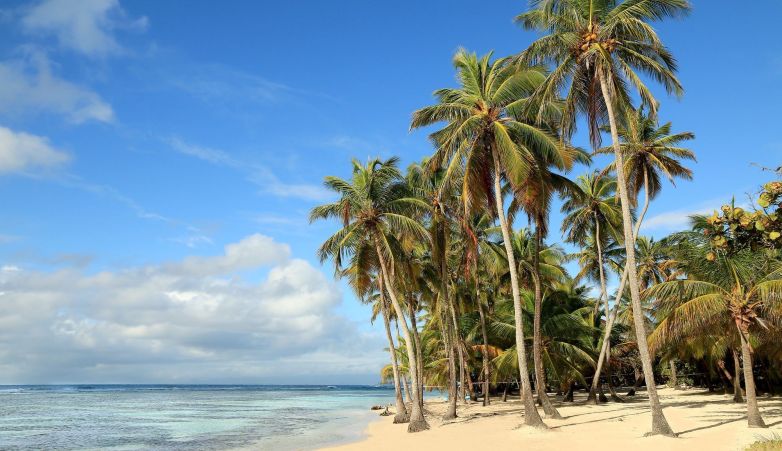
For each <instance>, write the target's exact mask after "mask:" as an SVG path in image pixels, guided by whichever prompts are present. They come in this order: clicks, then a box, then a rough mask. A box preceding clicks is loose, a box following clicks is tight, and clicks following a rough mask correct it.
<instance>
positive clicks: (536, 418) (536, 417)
mask: <svg viewBox="0 0 782 451" xmlns="http://www.w3.org/2000/svg"><path fill="white" fill-rule="evenodd" d="M492 159H493V160H494V193H495V195H494V200H495V203H496V208H497V216H498V217H499V219H500V228H501V229H502V238H503V243H504V244H505V254H506V255H507V257H508V270H509V271H510V283H511V291H512V293H513V310H514V323H515V326H516V352H517V354H518V359H519V376H520V377H521V398H522V399H523V400H524V424H526V425H528V426H534V427H540V428H546V427H547V426H546V424H545V423H543V420H542V419H541V418H540V414H538V409H537V408H536V407H535V401H534V399H533V398H532V390H531V389H530V380H529V370H528V369H527V350H526V346H525V343H524V317H523V312H522V310H521V293H519V276H518V274H517V273H516V258H515V257H514V255H513V244H512V243H511V239H510V227H508V221H507V220H506V219H505V207H504V206H503V202H502V186H501V183H500V177H501V168H500V157H499V155H498V154H497V149H496V148H492Z"/></svg>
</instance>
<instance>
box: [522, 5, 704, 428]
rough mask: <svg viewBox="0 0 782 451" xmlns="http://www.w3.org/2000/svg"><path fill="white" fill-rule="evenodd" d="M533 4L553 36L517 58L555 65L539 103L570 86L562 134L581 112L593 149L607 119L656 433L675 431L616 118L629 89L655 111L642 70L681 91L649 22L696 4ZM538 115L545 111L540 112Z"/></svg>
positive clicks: (529, 22) (531, 15)
mask: <svg viewBox="0 0 782 451" xmlns="http://www.w3.org/2000/svg"><path fill="white" fill-rule="evenodd" d="M532 6H533V8H532V9H531V10H530V11H529V12H527V13H524V14H522V15H520V16H519V17H518V18H517V20H518V21H519V22H520V23H521V24H522V25H523V26H525V27H526V28H530V29H536V30H541V31H544V32H546V33H548V34H547V35H546V36H544V37H542V38H540V39H538V40H536V41H535V42H533V43H532V44H531V45H530V47H529V48H528V49H527V50H525V51H524V52H523V53H522V54H521V55H520V56H519V62H520V63H524V64H530V63H532V64H536V63H541V62H553V63H554V65H555V68H554V69H553V70H552V72H551V74H550V75H549V77H548V78H547V80H546V82H545V83H543V84H542V85H541V87H540V88H539V89H538V93H537V94H538V97H539V98H540V105H543V104H545V103H546V102H547V101H551V100H553V99H555V98H556V97H557V96H558V95H559V94H560V91H562V90H563V88H565V87H566V86H567V88H568V89H567V96H566V97H565V107H564V110H563V115H562V131H563V133H564V134H565V136H570V134H571V133H572V131H573V129H574V127H575V117H576V115H577V114H578V113H581V112H583V113H585V114H586V117H587V123H588V124H589V131H590V136H591V138H592V143H593V145H594V146H595V147H597V144H598V143H599V140H600V131H599V126H600V125H601V122H603V121H604V120H605V119H607V120H608V124H609V127H610V131H611V140H612V144H613V148H614V158H615V167H616V174H617V179H618V191H619V198H620V204H621V207H622V222H623V229H624V230H623V231H624V244H625V249H626V251H627V257H626V258H627V265H626V266H627V268H628V269H627V271H628V284H629V285H630V297H631V301H632V306H633V315H634V316H635V321H634V323H635V327H636V329H637V330H636V334H637V336H638V337H639V340H638V348H639V349H638V352H639V354H640V357H641V363H642V366H643V367H644V376H645V378H646V382H647V384H646V385H647V390H648V394H649V403H650V406H651V410H652V431H651V433H652V434H663V435H669V436H673V435H674V433H673V430H672V429H671V427H670V425H669V424H668V421H667V420H666V419H665V415H664V414H663V411H662V407H661V406H660V401H659V398H658V396H657V390H656V389H655V385H654V375H653V373H652V370H653V367H652V358H651V355H650V354H649V349H648V345H647V343H646V340H645V339H644V337H646V331H645V330H644V325H643V318H642V311H641V294H640V287H639V286H638V278H637V274H636V268H635V244H634V243H635V241H634V236H633V235H634V234H633V219H632V216H631V213H630V207H631V203H630V196H629V190H628V186H627V178H626V175H625V167H624V155H623V152H622V149H621V145H620V141H619V135H618V126H617V118H618V117H620V115H621V112H622V111H626V110H627V109H628V108H629V105H630V93H629V91H628V87H632V88H634V89H635V90H636V91H637V92H638V94H639V95H640V97H641V100H642V102H643V103H644V104H645V105H646V106H647V107H648V108H649V110H650V111H651V112H652V113H653V114H656V111H657V107H658V104H657V100H656V99H655V98H654V97H653V95H652V93H651V91H650V90H649V89H648V88H647V86H646V85H645V84H644V82H643V80H642V78H641V77H640V76H639V72H641V73H644V74H646V75H648V76H650V77H651V78H653V79H655V80H656V81H658V82H660V83H661V84H663V86H665V88H666V89H667V90H668V92H670V93H675V94H676V95H681V94H682V92H683V88H682V87H681V84H680V83H679V80H678V79H677V78H676V76H675V71H676V61H675V59H674V57H673V55H671V53H670V52H669V51H668V50H667V49H666V48H665V46H664V45H663V44H662V42H661V41H660V39H659V37H658V36H657V33H656V32H655V31H654V29H653V28H652V27H651V26H650V25H649V22H651V21H655V20H660V19H663V18H666V17H672V16H680V15H684V14H686V13H688V12H689V9H690V5H689V2H688V1H687V0H533V2H532ZM598 93H599V94H598ZM531 103H532V102H531ZM617 109H618V110H619V111H618V112H619V113H620V114H619V115H618V114H617ZM539 115H541V116H542V115H543V110H542V109H541V110H540V114H539Z"/></svg>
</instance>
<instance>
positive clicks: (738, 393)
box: [725, 349, 744, 403]
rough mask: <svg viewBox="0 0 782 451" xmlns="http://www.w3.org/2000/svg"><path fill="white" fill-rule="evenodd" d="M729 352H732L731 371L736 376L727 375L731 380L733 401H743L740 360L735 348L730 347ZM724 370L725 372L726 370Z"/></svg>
mask: <svg viewBox="0 0 782 451" xmlns="http://www.w3.org/2000/svg"><path fill="white" fill-rule="evenodd" d="M730 352H731V354H733V372H734V373H736V377H728V379H729V380H731V381H733V402H736V403H744V397H743V393H742V390H741V369H740V368H741V361H739V354H738V353H737V352H736V350H735V349H731V350H730ZM725 372H726V373H727V371H725ZM728 376H730V374H728Z"/></svg>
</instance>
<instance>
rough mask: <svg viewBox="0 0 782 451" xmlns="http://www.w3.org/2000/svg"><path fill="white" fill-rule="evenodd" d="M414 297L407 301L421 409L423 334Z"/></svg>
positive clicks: (422, 392) (422, 402)
mask: <svg viewBox="0 0 782 451" xmlns="http://www.w3.org/2000/svg"><path fill="white" fill-rule="evenodd" d="M413 303H414V299H409V300H408V302H407V309H408V310H409V311H410V329H411V330H412V331H413V340H415V357H416V361H415V364H416V368H417V369H418V374H417V376H418V404H419V405H420V406H421V410H423V408H424V368H423V366H424V363H423V362H424V360H423V355H422V352H423V351H421V336H420V335H419V334H418V323H417V320H416V318H415V310H416V309H415V307H414V306H413Z"/></svg>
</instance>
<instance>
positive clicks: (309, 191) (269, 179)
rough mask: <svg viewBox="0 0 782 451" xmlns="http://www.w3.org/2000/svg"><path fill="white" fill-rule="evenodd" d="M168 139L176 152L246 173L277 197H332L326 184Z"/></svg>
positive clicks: (310, 198)
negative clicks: (283, 176) (292, 178)
mask: <svg viewBox="0 0 782 451" xmlns="http://www.w3.org/2000/svg"><path fill="white" fill-rule="evenodd" d="M167 141H168V143H169V145H170V146H171V147H172V148H173V149H174V150H175V151H177V152H179V153H181V154H183V155H187V156H189V157H193V158H197V159H199V160H203V161H206V162H209V163H211V164H214V165H216V166H222V167H227V168H231V169H234V170H236V171H238V172H242V173H244V174H245V175H246V177H247V180H249V181H250V182H252V183H255V184H256V185H258V186H259V187H260V188H261V192H263V193H266V194H272V195H274V196H277V197H292V198H297V199H305V200H315V201H319V200H326V199H329V198H330V197H331V193H329V192H328V191H326V190H325V189H324V188H323V187H322V186H319V185H312V184H308V183H287V182H284V181H282V180H280V178H279V177H277V175H276V174H274V173H273V172H272V171H271V170H269V168H267V167H264V166H260V165H255V164H251V163H246V162H243V161H241V160H238V159H236V158H234V157H233V156H231V155H230V154H229V153H227V152H225V151H223V150H219V149H212V148H209V147H203V146H198V145H195V144H191V143H187V142H185V141H183V140H181V139H179V138H176V137H174V138H171V139H169V140H167Z"/></svg>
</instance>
